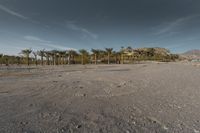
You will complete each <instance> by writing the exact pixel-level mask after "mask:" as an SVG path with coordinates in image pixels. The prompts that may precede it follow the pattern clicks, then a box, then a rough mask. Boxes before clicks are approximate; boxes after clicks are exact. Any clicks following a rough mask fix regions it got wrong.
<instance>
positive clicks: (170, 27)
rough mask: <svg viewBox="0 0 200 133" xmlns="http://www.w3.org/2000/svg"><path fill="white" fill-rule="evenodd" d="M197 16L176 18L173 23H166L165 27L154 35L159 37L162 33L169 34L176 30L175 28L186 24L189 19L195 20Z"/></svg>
mask: <svg viewBox="0 0 200 133" xmlns="http://www.w3.org/2000/svg"><path fill="white" fill-rule="evenodd" d="M199 16H200V15H192V16H187V17H182V18H178V19H176V20H175V21H173V22H170V23H168V24H167V26H165V27H163V28H161V29H159V31H158V32H156V33H155V34H156V35H161V34H164V33H168V32H171V31H172V30H173V29H174V28H176V27H178V26H180V25H182V24H184V23H186V22H188V21H189V20H191V19H194V18H197V17H199Z"/></svg>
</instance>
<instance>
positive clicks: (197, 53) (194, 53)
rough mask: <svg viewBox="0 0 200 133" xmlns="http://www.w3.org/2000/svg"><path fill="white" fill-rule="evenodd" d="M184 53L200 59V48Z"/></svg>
mask: <svg viewBox="0 0 200 133" xmlns="http://www.w3.org/2000/svg"><path fill="white" fill-rule="evenodd" d="M182 55H183V56H185V57H187V58H190V59H200V50H199V49H194V50H190V51H187V52H185V53H183V54H182Z"/></svg>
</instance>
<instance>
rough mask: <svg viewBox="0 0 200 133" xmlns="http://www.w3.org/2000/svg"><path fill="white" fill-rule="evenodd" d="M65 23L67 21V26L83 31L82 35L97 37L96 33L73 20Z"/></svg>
mask: <svg viewBox="0 0 200 133" xmlns="http://www.w3.org/2000/svg"><path fill="white" fill-rule="evenodd" d="M66 23H67V28H69V29H71V30H74V31H78V32H81V33H83V35H84V37H87V36H89V37H92V38H93V39H97V38H98V35H97V34H95V33H93V32H91V31H89V30H88V29H86V28H83V27H80V26H78V25H77V24H76V23H75V22H74V21H67V22H66Z"/></svg>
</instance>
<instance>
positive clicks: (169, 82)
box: [0, 63, 200, 133]
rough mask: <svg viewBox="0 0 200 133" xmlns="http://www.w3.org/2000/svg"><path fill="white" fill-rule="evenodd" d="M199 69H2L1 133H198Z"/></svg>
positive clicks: (189, 66) (148, 66)
mask: <svg viewBox="0 0 200 133" xmlns="http://www.w3.org/2000/svg"><path fill="white" fill-rule="evenodd" d="M197 66H198V65H197ZM197 66H196V65H195V66H194V65H192V64H184V63H142V64H133V65H84V66H82V65H69V66H68V65H67V66H45V67H41V66H40V67H35V66H31V67H29V69H27V67H26V66H23V67H18V66H15V67H13V66H10V67H9V68H6V67H1V69H0V133H72V132H73V133H173V132H175V133H178V132H181V133H199V132H200V67H197Z"/></svg>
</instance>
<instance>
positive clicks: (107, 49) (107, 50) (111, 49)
mask: <svg viewBox="0 0 200 133" xmlns="http://www.w3.org/2000/svg"><path fill="white" fill-rule="evenodd" d="M105 50H106V53H107V54H108V64H110V55H111V54H112V51H113V48H105Z"/></svg>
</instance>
